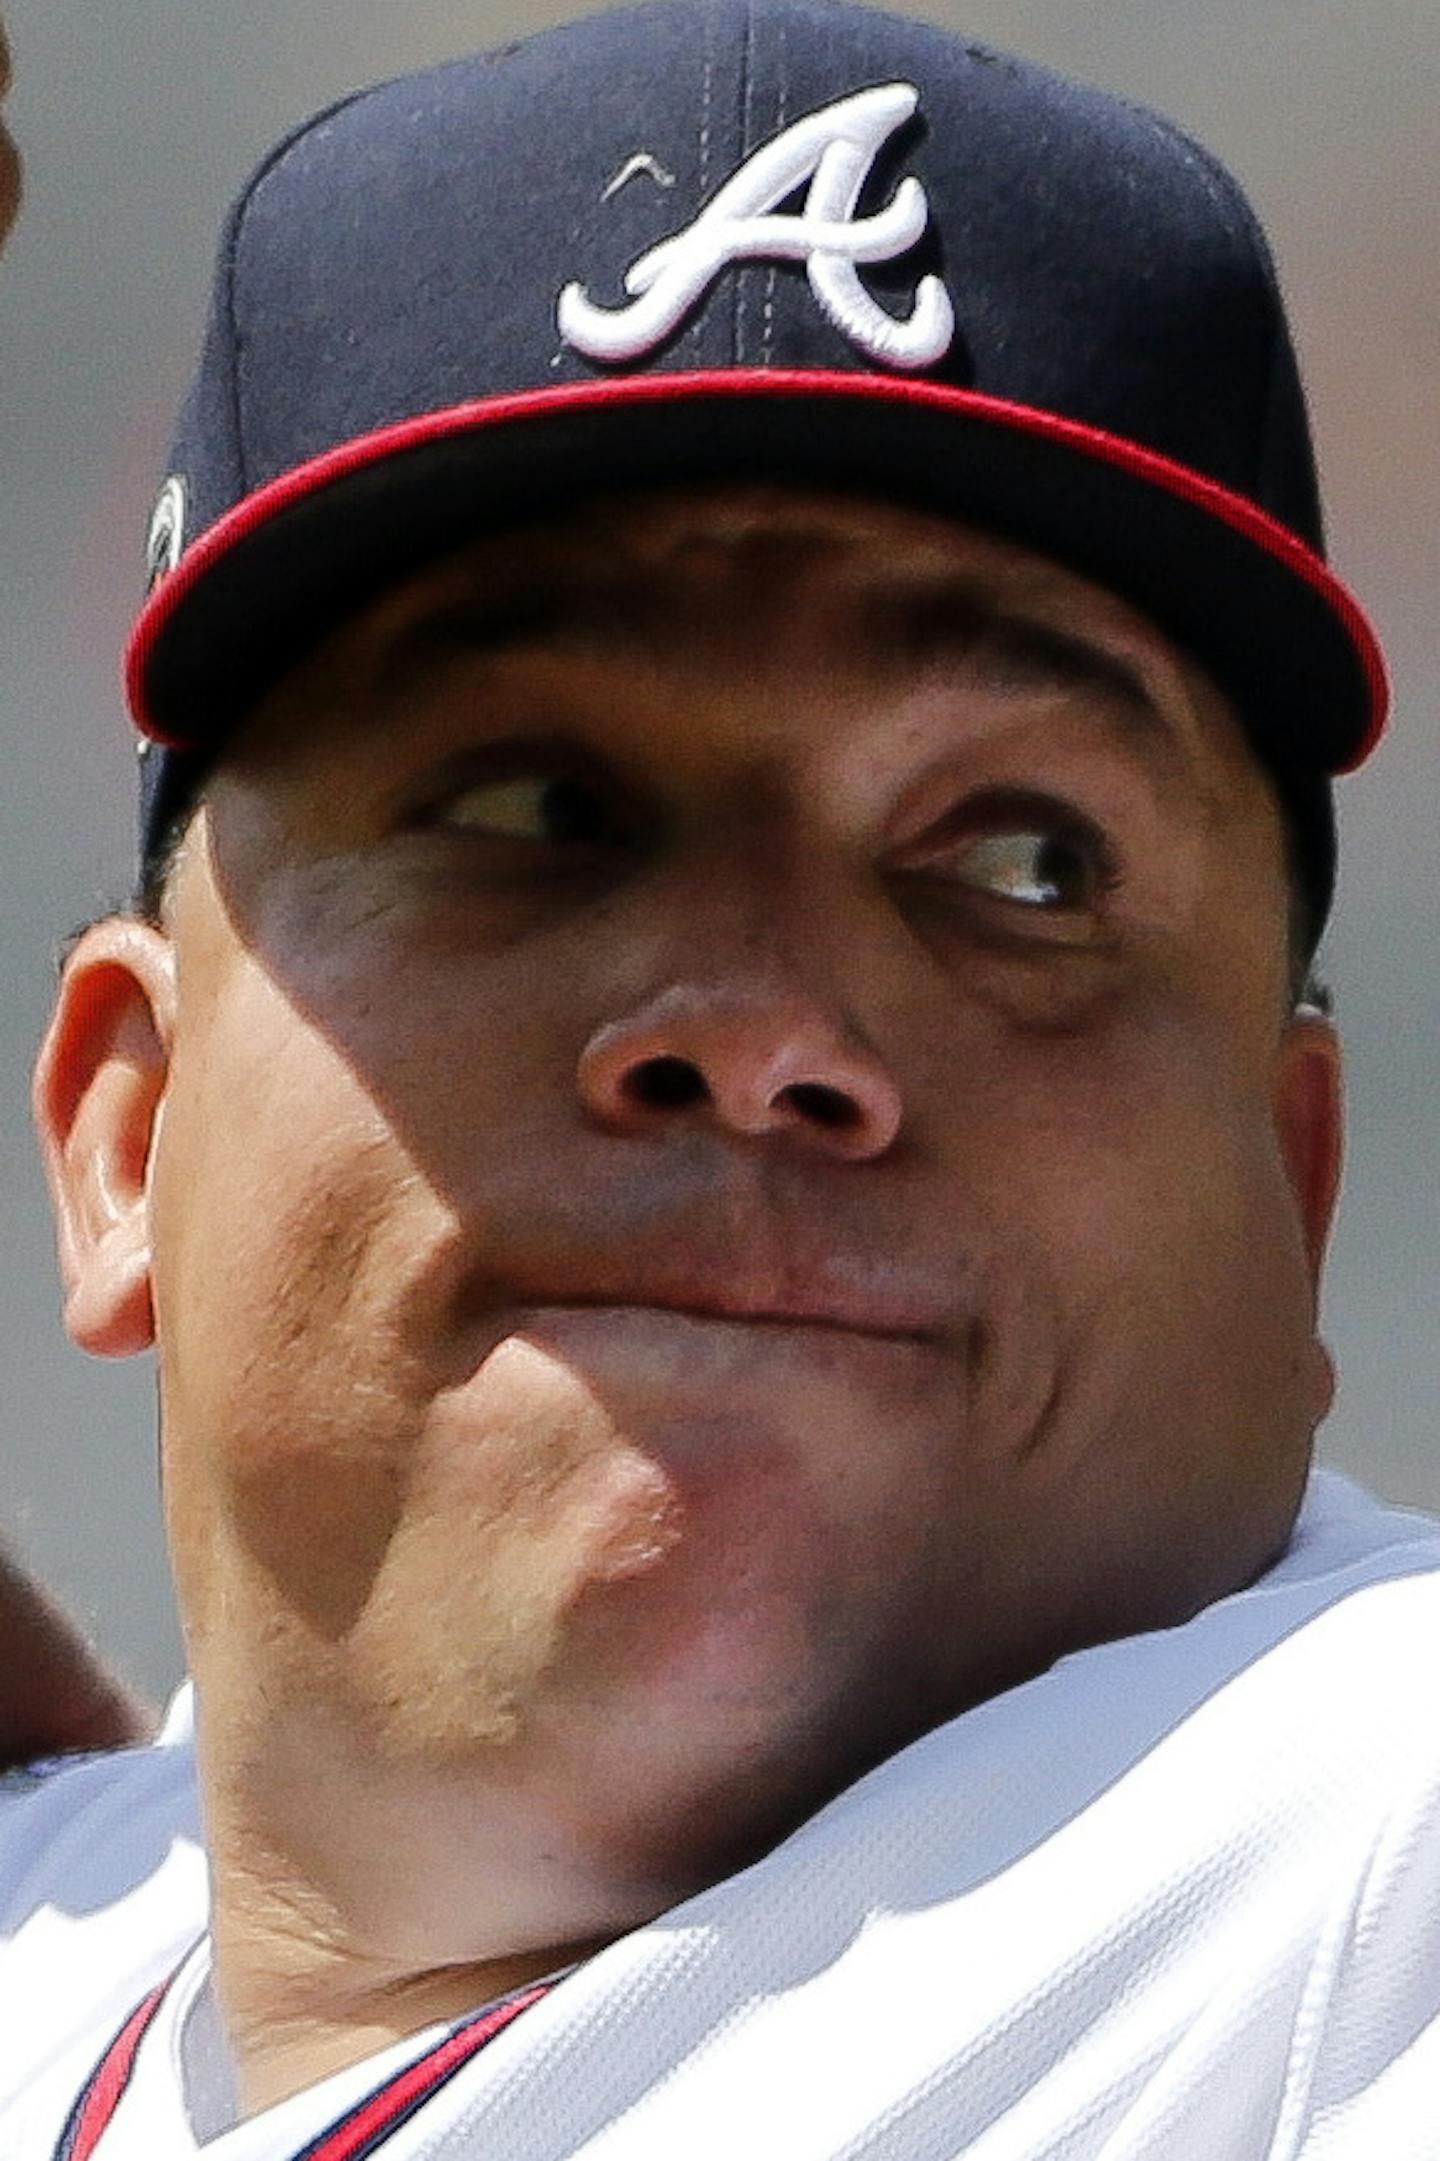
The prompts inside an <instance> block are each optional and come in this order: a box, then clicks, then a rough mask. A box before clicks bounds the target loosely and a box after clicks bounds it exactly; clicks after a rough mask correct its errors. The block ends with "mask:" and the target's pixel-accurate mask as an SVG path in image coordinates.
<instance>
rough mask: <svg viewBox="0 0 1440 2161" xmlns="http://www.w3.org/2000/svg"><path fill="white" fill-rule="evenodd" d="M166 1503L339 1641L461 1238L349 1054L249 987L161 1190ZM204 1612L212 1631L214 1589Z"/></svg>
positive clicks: (192, 1080) (173, 1100) (160, 1172)
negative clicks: (423, 1338)
mask: <svg viewBox="0 0 1440 2161" xmlns="http://www.w3.org/2000/svg"><path fill="white" fill-rule="evenodd" d="M151 1210H152V1242H153V1252H154V1260H153V1286H154V1298H155V1309H156V1320H157V1335H158V1342H159V1364H160V1383H161V1398H162V1409H163V1426H164V1433H165V1445H166V1468H167V1502H168V1504H169V1506H170V1507H171V1510H172V1520H173V1523H174V1527H175V1528H176V1529H177V1531H178V1532H179V1534H180V1535H179V1539H178V1544H179V1546H180V1547H181V1548H182V1549H183V1550H182V1551H180V1552H179V1553H178V1554H177V1560H178V1563H179V1566H180V1568H181V1572H182V1575H184V1574H185V1572H186V1569H187V1556H189V1557H190V1560H191V1561H192V1562H193V1567H194V1569H195V1570H196V1571H198V1573H199V1574H200V1575H201V1576H202V1577H203V1575H204V1572H205V1571H206V1569H207V1567H208V1565H209V1561H208V1556H209V1553H210V1549H211V1545H212V1542H213V1538H212V1531H211V1530H209V1529H207V1528H206V1527H207V1526H213V1523H214V1521H215V1520H216V1519H217V1518H221V1517H223V1518H225V1519H228V1520H230V1521H232V1522H233V1523H234V1525H235V1526H236V1528H237V1531H238V1535H239V1536H240V1538H241V1539H242V1541H244V1542H246V1543H247V1544H248V1546H249V1548H250V1549H251V1551H252V1552H253V1554H254V1555H255V1556H256V1558H257V1559H258V1560H259V1562H260V1563H261V1565H262V1566H263V1567H264V1568H265V1569H266V1570H267V1571H268V1572H269V1573H270V1574H271V1575H272V1576H273V1577H275V1578H276V1579H277V1581H279V1582H280V1583H281V1584H282V1585H283V1586H284V1589H285V1593H286V1596H287V1599H288V1600H289V1601H290V1602H291V1603H293V1604H294V1605H295V1606H296V1607H297V1608H298V1609H299V1610H301V1611H303V1612H304V1613H305V1615H306V1616H307V1618H308V1619H309V1621H310V1622H311V1623H312V1624H313V1625H314V1626H316V1627H318V1628H319V1629H321V1630H322V1632H324V1633H326V1634H332V1633H338V1632H339V1631H340V1630H341V1629H343V1627H344V1626H345V1625H346V1624H347V1622H348V1619H349V1618H351V1617H352V1615H353V1610H354V1608H355V1605H356V1602H357V1601H358V1600H359V1599H360V1598H361V1597H362V1596H363V1587H364V1584H365V1582H366V1580H367V1578H368V1575H369V1574H370V1573H372V1572H373V1568H374V1565H375V1560H376V1557H377V1555H378V1553H379V1552H380V1551H381V1550H382V1549H383V1545H384V1542H385V1540H386V1538H387V1536H388V1534H389V1529H390V1526H391V1525H392V1523H393V1520H394V1516H395V1512H396V1508H397V1506H398V1495H399V1480H398V1474H397V1463H398V1462H399V1460H400V1459H401V1456H402V1454H403V1450H404V1446H405V1443H406V1439H407V1436H408V1435H409V1434H411V1433H412V1432H413V1431H414V1429H415V1427H416V1425H417V1422H418V1420H419V1418H420V1416H421V1415H422V1412H423V1403H424V1383H423V1377H422V1376H421V1375H420V1374H419V1372H418V1371H417V1370H416V1367H415V1364H414V1361H413V1358H412V1357H411V1356H410V1354H409V1350H408V1346H407V1344H406V1340H405V1313H406V1306H407V1301H408V1300H409V1299H410V1298H411V1297H412V1296H413V1295H414V1294H415V1287H416V1285H417V1284H419V1283H423V1282H424V1281H425V1280H427V1278H428V1276H429V1275H430V1274H431V1273H433V1272H434V1271H436V1270H438V1269H441V1268H443V1266H444V1263H445V1258H446V1255H447V1253H448V1250H449V1246H450V1243H451V1241H452V1240H453V1236H454V1226H453V1222H452V1220H451V1217H450V1215H449V1212H448V1210H447V1209H446V1207H445V1205H444V1202H443V1200H442V1199H441V1198H440V1197H439V1196H438V1195H437V1194H436V1193H435V1191H434V1190H433V1189H432V1188H431V1187H430V1186H429V1185H428V1184H427V1183H426V1181H425V1180H424V1179H422V1178H421V1177H420V1176H419V1175H418V1174H417V1173H416V1171H415V1168H414V1165H413V1163H412V1161H411V1160H410V1158H409V1156H408V1154H407V1152H406V1151H405V1149H404V1147H403V1146H402V1145H401V1143H400V1141H399V1139H398V1138H397V1136H396V1135H395V1133H394V1132H393V1130H392V1129H391V1127H390V1125H389V1123H388V1121H387V1119H386V1117H385V1115H384V1112H383V1111H382V1110H381V1109H380V1108H379V1107H378V1105H377V1103H376V1102H375V1100H374V1099H373V1097H372V1096H371V1095H370V1094H369V1093H367V1091H366V1090H365V1089H364V1088H363V1087H362V1086H361V1085H360V1083H359V1081H358V1080H357V1078H356V1076H355V1074H354V1072H353V1071H352V1069H351V1067H350V1065H349V1064H348V1062H347V1060H346V1059H345V1057H344V1056H343V1055H342V1054H341V1052H340V1051H339V1049H338V1048H337V1047H336V1045H335V1044H334V1043H333V1042H332V1041H331V1040H330V1039H329V1038H327V1037H326V1036H324V1035H323V1034H321V1033H320V1032H319V1031H318V1030H316V1029H314V1028H311V1027H307V1026H305V1025H303V1024H301V1023H300V1022H298V1021H297V1019H296V1017H295V1015H294V1013H293V1011H292V1010H291V1009H290V1008H289V1007H288V1005H286V1004H285V1002H284V1001H283V1000H282V999H280V998H279V996H278V994H277V993H275V992H274V991H273V989H271V988H269V987H268V986H265V985H264V984H263V983H261V982H260V981H258V980H256V981H247V982H245V983H244V984H243V986H242V989H241V993H240V994H238V995H236V996H234V997H232V998H230V999H228V1000H227V1001H226V1002H225V1004H224V1007H223V1010H222V1009H221V1008H220V1007H216V1008H215V1009H213V1010H212V1012H211V1013H210V1014H209V1015H208V1017H207V1020H206V1024H205V1025H204V1026H203V1027H200V1026H196V1027H195V1028H193V1029H192V1030H191V1031H190V1032H189V1033H188V1034H186V1035H184V1036H182V1040H181V1045H180V1047H179V1049H178V1051H177V1056H176V1060H175V1064H174V1068H173V1072H172V1079H171V1086H170V1092H169V1095H168V1098H167V1103H166V1110H165V1120H164V1127H163V1133H162V1137H161V1142H160V1145H159V1149H158V1152H157V1161H156V1169H155V1174H154V1179H153V1183H152V1189H151ZM191 1588H193V1589H194V1590H195V1591H196V1594H197V1595H196V1597H195V1599H194V1601H193V1611H194V1613H195V1618H196V1620H197V1623H198V1622H200V1621H202V1620H203V1614H204V1607H205V1598H204V1596H203V1595H201V1594H202V1593H203V1588H204V1587H203V1584H199V1585H195V1584H192V1586H191Z"/></svg>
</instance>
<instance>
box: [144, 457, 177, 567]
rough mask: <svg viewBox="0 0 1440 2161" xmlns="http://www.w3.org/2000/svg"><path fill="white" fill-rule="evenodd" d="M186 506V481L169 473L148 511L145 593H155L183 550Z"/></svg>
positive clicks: (175, 564)
mask: <svg viewBox="0 0 1440 2161" xmlns="http://www.w3.org/2000/svg"><path fill="white" fill-rule="evenodd" d="M187 507H188V497H187V491H186V487H185V482H184V480H183V479H182V478H181V476H180V474H179V473H172V474H171V475H170V478H169V479H168V480H167V481H166V483H165V485H164V487H163V488H162V489H161V490H160V494H159V497H158V499H157V501H156V504H155V508H154V510H153V511H152V512H151V513H150V530H149V532H148V533H147V534H146V536H145V591H146V594H147V596H148V595H149V594H151V593H153V592H154V590H155V588H156V586H157V585H158V584H159V583H160V581H161V579H162V578H168V577H169V575H170V573H171V571H172V570H174V569H175V567H176V566H177V564H178V563H179V561H180V558H181V556H182V555H183V554H184V552H185V512H186V509H187Z"/></svg>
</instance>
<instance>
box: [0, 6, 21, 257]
mask: <svg viewBox="0 0 1440 2161" xmlns="http://www.w3.org/2000/svg"><path fill="white" fill-rule="evenodd" d="M9 88H10V41H9V39H8V38H7V37H6V35H5V25H4V23H3V22H0V98H3V97H4V96H5V94H6V92H7V91H8V90H9ZM19 206H20V153H19V151H18V150H17V149H16V148H15V143H14V140H13V138H12V136H11V134H10V130H9V129H8V128H7V127H6V125H5V120H4V116H3V114H0V247H3V246H4V244H5V237H6V235H7V234H8V232H9V230H10V228H11V226H12V225H13V224H14V222H15V212H16V210H17V209H18V208H19Z"/></svg>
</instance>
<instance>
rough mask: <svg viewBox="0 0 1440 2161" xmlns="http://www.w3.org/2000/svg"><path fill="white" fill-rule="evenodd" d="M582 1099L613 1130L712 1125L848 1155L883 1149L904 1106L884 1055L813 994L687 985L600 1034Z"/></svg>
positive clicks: (582, 1081) (584, 1060)
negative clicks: (685, 1122)
mask: <svg viewBox="0 0 1440 2161" xmlns="http://www.w3.org/2000/svg"><path fill="white" fill-rule="evenodd" d="M578 1080H579V1089H580V1096H581V1100H582V1102H583V1103H584V1105H585V1107H586V1109H587V1110H588V1111H589V1112H590V1113H591V1115H592V1116H593V1117H595V1118H597V1119H598V1120H599V1121H600V1122H601V1123H602V1124H603V1125H605V1126H607V1127H608V1128H610V1129H611V1130H612V1131H620V1132H637V1133H638V1132H646V1131H656V1132H658V1131H660V1130H662V1129H663V1128H665V1127H666V1126H667V1125H671V1124H673V1123H675V1122H676V1121H678V1120H682V1119H683V1120H691V1121H693V1120H697V1119H698V1120H704V1121H709V1122H712V1123H713V1124H715V1125H717V1126H719V1127H721V1128H723V1129H725V1130H727V1131H729V1132H731V1133H735V1134H743V1135H745V1136H747V1137H749V1138H756V1139H758V1138H761V1137H764V1136H768V1135H777V1136H783V1137H784V1138H785V1139H786V1140H787V1141H789V1142H790V1143H792V1144H794V1145H798V1146H802V1147H806V1148H809V1149H812V1150H814V1151H815V1152H817V1153H819V1154H822V1155H828V1156H832V1157H835V1158H836V1159H838V1160H843V1161H856V1162H865V1161H871V1160H873V1159H874V1158H875V1157H877V1156H881V1155H883V1154H884V1153H885V1151H886V1150H887V1149H888V1148H889V1147H890V1146H891V1144H892V1143H893V1142H894V1140H895V1137H896V1135H897V1134H898V1133H899V1131H900V1127H901V1124H902V1122H903V1116H904V1106H903V1102H902V1099H901V1094H900V1090H899V1088H898V1086H897V1085H896V1082H895V1080H894V1078H893V1076H892V1075H891V1073H890V1072H889V1070H888V1068H887V1067H886V1065H885V1063H884V1061H883V1060H882V1059H881V1058H880V1057H879V1056H878V1055H877V1054H876V1053H875V1052H874V1051H872V1050H871V1049H869V1048H868V1046H866V1045H865V1044H863V1043H861V1042H860V1041H859V1040H858V1039H857V1038H856V1037H855V1035H854V1034H853V1032H852V1031H851V1030H849V1029H848V1028H847V1027H846V1026H845V1024H844V1023H843V1022H842V1021H841V1020H840V1018H839V1016H838V1015H832V1014H830V1013H828V1012H827V1011H826V1010H825V1009H824V1008H823V1007H822V1006H821V1005H820V1004H818V1003H812V1002H811V1001H810V1000H809V999H808V998H804V997H796V996H793V995H786V994H784V993H780V992H777V993H776V994H775V995H773V996H766V995H765V994H764V993H763V992H753V993H747V994H740V993H736V992H731V993H726V992H724V991H722V990H721V989H719V988H718V987H717V988H715V989H713V990H707V989H699V988H682V987H679V986H676V987H674V988H672V989H670V990H668V991H666V992H663V993H661V994H660V995H658V996H657V997H655V998H653V999H651V1000H650V1001H649V1003H648V1004H646V1005H644V1006H643V1007H642V1008H640V1009H639V1010H638V1011H636V1012H635V1013H633V1014H631V1015H628V1016H626V1017H625V1018H624V1019H621V1020H617V1021H611V1022H608V1023H606V1024H605V1025H604V1026H602V1027H600V1028H599V1029H597V1030H596V1032H595V1034H594V1035H593V1036H592V1037H591V1038H590V1040H589V1042H588V1043H587V1044H586V1045H585V1048H584V1050H583V1052H582V1053H581V1057H580V1066H579V1074H578Z"/></svg>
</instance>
